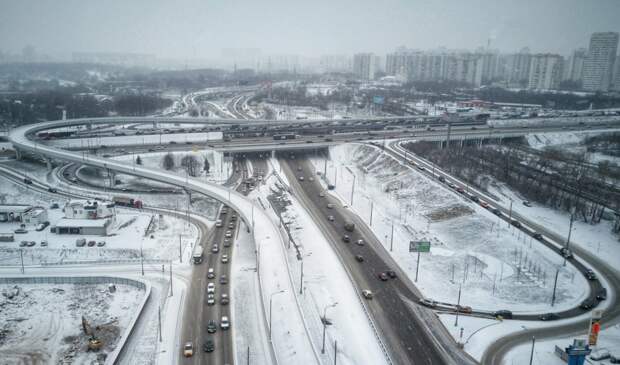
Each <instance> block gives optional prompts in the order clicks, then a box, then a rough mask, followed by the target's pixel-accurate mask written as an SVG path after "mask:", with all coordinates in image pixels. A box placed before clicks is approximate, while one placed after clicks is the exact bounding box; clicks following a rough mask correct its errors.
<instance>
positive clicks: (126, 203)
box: [112, 196, 142, 209]
mask: <svg viewBox="0 0 620 365" xmlns="http://www.w3.org/2000/svg"><path fill="white" fill-rule="evenodd" d="M112 201H113V202H114V204H116V205H120V206H123V207H130V208H138V209H141V208H142V201H140V200H138V199H134V198H129V197H126V196H115V197H113V198H112Z"/></svg>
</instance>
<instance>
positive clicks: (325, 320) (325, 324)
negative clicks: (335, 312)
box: [321, 302, 338, 354]
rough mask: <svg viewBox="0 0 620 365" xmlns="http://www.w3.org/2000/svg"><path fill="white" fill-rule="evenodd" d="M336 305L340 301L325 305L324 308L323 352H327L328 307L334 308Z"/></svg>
mask: <svg viewBox="0 0 620 365" xmlns="http://www.w3.org/2000/svg"><path fill="white" fill-rule="evenodd" d="M336 305H338V302H334V303H332V304H330V305H327V306H325V308H323V347H322V348H321V353H322V354H324V353H325V329H326V328H327V317H326V316H327V308H333V307H335V306H336Z"/></svg>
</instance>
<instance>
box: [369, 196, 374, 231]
mask: <svg viewBox="0 0 620 365" xmlns="http://www.w3.org/2000/svg"><path fill="white" fill-rule="evenodd" d="M374 207H375V204H374V202H373V201H372V200H371V201H370V226H371V227H372V211H373V209H374Z"/></svg>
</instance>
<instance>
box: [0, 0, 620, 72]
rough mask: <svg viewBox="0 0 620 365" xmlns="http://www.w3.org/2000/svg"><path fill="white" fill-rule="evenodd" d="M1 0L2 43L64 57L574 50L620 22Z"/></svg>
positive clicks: (503, 13)
mask: <svg viewBox="0 0 620 365" xmlns="http://www.w3.org/2000/svg"><path fill="white" fill-rule="evenodd" d="M0 1H2V4H1V5H0V6H1V7H2V12H1V13H0V45H1V49H0V50H1V51H3V52H10V53H20V52H21V50H22V48H23V47H24V46H26V45H32V46H33V47H35V48H36V49H37V51H38V52H40V53H42V54H49V55H51V56H53V57H54V58H57V59H70V58H71V54H72V53H73V52H118V53H140V54H152V55H155V56H156V57H157V58H160V59H166V58H168V59H207V60H220V59H222V50H223V49H259V50H260V51H261V53H262V54H263V55H275V54H289V55H297V56H303V57H319V56H321V55H331V54H343V53H344V54H350V55H352V54H354V53H359V52H372V53H375V54H380V55H381V54H387V53H389V52H391V51H392V50H394V49H395V48H396V47H398V46H401V45H404V46H406V47H408V48H416V49H422V50H428V49H434V48H438V47H446V48H449V49H468V50H475V49H476V48H478V47H486V46H487V44H488V43H489V42H490V47H491V48H493V49H498V50H500V51H501V52H504V53H509V52H516V51H518V50H519V49H521V48H523V47H529V48H530V49H531V51H532V52H533V53H536V52H550V53H559V54H561V55H564V56H568V55H570V54H571V53H572V52H573V50H574V49H577V48H580V47H587V46H588V42H589V38H590V35H591V34H592V33H594V32H607V31H612V32H619V31H620V22H618V14H620V1H617V0H599V1H596V2H584V1H580V0H562V1H560V0H556V1H552V0H549V1H545V2H539V1H535V0H523V1H519V2H515V1H510V0H471V1H467V2H459V1H451V0H437V1H433V2H427V1H416V0H409V1H400V0H386V1H384V2H376V1H368V0H340V1H337V2H334V1H327V0H316V1H312V2H290V1H286V0H263V1H260V2H257V1H241V0H231V1H226V2H215V1H209V0H206V1H204V0H203V1H199V0H186V1H180V2H170V1H163V0H162V1H155V0H151V1H147V0H135V1H131V2H121V1H118V0H111V1H108V2H94V3H93V2H83V1H78V0H66V1H63V2H54V1H35V0H24V1H19V2H14V1H8V0H0Z"/></svg>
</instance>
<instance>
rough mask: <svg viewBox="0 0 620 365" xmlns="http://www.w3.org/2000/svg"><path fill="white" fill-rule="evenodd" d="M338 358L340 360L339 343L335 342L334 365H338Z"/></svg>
mask: <svg viewBox="0 0 620 365" xmlns="http://www.w3.org/2000/svg"><path fill="white" fill-rule="evenodd" d="M337 358H338V341H334V365H336V360H337Z"/></svg>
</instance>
